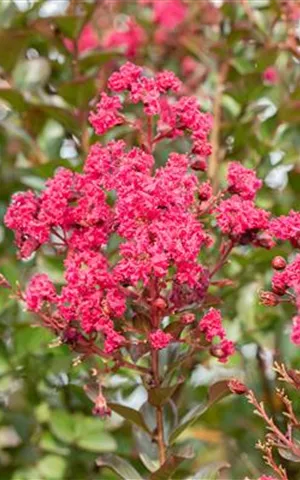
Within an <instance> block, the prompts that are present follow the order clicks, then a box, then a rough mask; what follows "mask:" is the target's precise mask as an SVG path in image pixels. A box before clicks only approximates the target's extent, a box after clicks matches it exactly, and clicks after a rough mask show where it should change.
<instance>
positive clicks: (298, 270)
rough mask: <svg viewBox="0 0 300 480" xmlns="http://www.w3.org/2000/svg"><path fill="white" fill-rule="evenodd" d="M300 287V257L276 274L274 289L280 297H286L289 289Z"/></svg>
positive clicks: (297, 256)
mask: <svg viewBox="0 0 300 480" xmlns="http://www.w3.org/2000/svg"><path fill="white" fill-rule="evenodd" d="M298 285H300V255H296V257H295V259H294V260H293V261H292V262H291V263H290V264H288V265H287V267H286V268H285V269H284V270H282V271H277V272H275V273H274V275H273V278H272V289H273V291H274V293H276V294H278V295H284V294H285V293H286V291H287V290H288V289H295V288H296V289H297V287H298Z"/></svg>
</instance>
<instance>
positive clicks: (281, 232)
mask: <svg viewBox="0 0 300 480" xmlns="http://www.w3.org/2000/svg"><path fill="white" fill-rule="evenodd" d="M269 230H270V232H271V233H272V234H273V235H274V237H276V238H278V239H279V240H289V241H290V242H291V244H292V245H293V247H295V248H299V247H300V212H296V211H294V210H291V211H290V213H289V214H288V215H286V216H284V215H282V216H280V217H278V218H274V219H272V220H271V222H270V227H269Z"/></svg>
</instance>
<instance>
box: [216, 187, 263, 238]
mask: <svg viewBox="0 0 300 480" xmlns="http://www.w3.org/2000/svg"><path fill="white" fill-rule="evenodd" d="M268 219H269V212H266V211H265V210H262V209H260V208H256V207H255V205H254V203H253V202H252V201H251V200H244V199H243V198H242V197H240V196H238V195H233V196H232V197H231V198H228V199H226V200H223V201H222V202H221V203H220V205H219V206H218V208H217V224H218V226H219V228H220V229H221V230H222V232H223V233H225V234H227V235H229V236H230V237H231V238H233V239H235V240H236V241H239V242H240V243H250V242H253V240H255V238H256V235H257V233H258V232H259V231H260V230H266V229H267V228H268V225H269V220H268Z"/></svg>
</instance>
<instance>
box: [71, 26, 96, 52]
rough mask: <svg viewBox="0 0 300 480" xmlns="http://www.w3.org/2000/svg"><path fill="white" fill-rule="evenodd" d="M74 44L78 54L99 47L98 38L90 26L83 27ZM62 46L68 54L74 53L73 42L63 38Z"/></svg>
mask: <svg viewBox="0 0 300 480" xmlns="http://www.w3.org/2000/svg"><path fill="white" fill-rule="evenodd" d="M76 42H77V49H78V52H79V53H85V52H88V51H89V50H93V49H94V48H97V47H99V46H100V41H99V38H98V36H97V34H96V32H95V30H94V29H93V27H92V26H91V25H90V24H87V25H85V27H84V28H83V29H82V31H81V32H80V35H79V38H78V39H77V40H76ZM64 44H65V47H66V48H67V49H68V50H69V51H70V52H74V50H75V42H74V41H73V40H70V39H68V38H65V39H64Z"/></svg>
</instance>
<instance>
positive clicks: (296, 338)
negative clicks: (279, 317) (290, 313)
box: [291, 315, 300, 346]
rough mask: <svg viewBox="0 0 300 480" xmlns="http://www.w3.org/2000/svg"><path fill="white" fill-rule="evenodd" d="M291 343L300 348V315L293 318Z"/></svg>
mask: <svg viewBox="0 0 300 480" xmlns="http://www.w3.org/2000/svg"><path fill="white" fill-rule="evenodd" d="M291 342H293V343H294V344H295V345H298V346H300V315H297V316H296V317H294V318H293V328H292V333H291Z"/></svg>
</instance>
